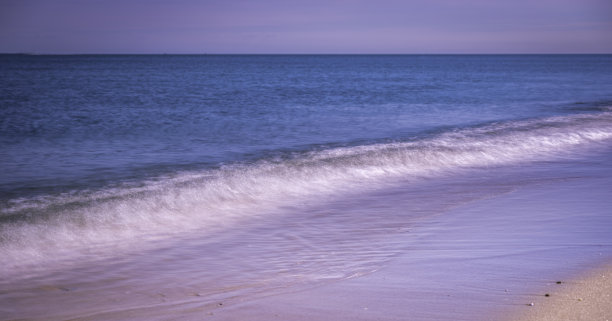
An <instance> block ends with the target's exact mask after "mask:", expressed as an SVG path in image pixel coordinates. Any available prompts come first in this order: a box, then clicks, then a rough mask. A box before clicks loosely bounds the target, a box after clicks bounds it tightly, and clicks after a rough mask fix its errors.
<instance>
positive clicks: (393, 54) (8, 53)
mask: <svg viewBox="0 0 612 321" xmlns="http://www.w3.org/2000/svg"><path fill="white" fill-rule="evenodd" d="M611 54H612V52H556V53H547V52H541V53H486V52H483V53H477V52H474V53H231V52H228V53H206V52H201V53H153V52H151V53H121V52H116V53H96V52H92V53H32V52H0V55H4V56H8V55H12V56H434V55H438V56H444V55H448V56H460V55H463V56H478V55H489V56H493V55H500V56H501V55H504V56H510V55H516V56H520V55H524V56H526V55H611Z"/></svg>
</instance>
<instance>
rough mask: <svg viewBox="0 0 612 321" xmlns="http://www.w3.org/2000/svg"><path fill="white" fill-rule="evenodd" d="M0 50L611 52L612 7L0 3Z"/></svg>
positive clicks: (169, 0)
mask: <svg viewBox="0 0 612 321" xmlns="http://www.w3.org/2000/svg"><path fill="white" fill-rule="evenodd" d="M0 52H4V53H37V54H45V53H50V54H84V53H102V54H105V53H134V54H138V53H169V54H171V53H210V54H214V53H296V54H300V53H304V54H308V53H324V54H325V53H332V54H333V53H355V54H368V53H372V54H377V53H390V54H395V53H398V54H401V53H407V54H410V53H612V1H609V0H538V1H533V0H513V1H500V0H466V1H453V0H409V1H401V0H379V1H365V0H354V1H348V0H311V1H292V0H260V1H247V0H204V1H197V0H53V1H49V0H0Z"/></svg>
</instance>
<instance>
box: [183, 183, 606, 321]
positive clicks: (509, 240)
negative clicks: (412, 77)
mask: <svg viewBox="0 0 612 321" xmlns="http://www.w3.org/2000/svg"><path fill="white" fill-rule="evenodd" d="M610 186H612V180H611V179H610V178H607V177H598V178H597V177H589V178H583V177H582V178H567V179H563V180H553V181H549V182H539V183H536V184H532V185H529V186H526V187H522V188H519V189H517V190H515V191H513V192H510V193H507V194H504V195H501V196H497V197H493V198H491V199H486V200H480V201H476V202H472V203H469V204H465V205H462V206H460V207H458V208H455V209H453V210H450V211H448V212H446V213H443V214H441V215H439V216H434V217H429V218H425V219H422V220H420V221H419V222H418V223H417V224H415V225H414V226H413V227H412V228H411V230H410V233H409V236H408V237H407V238H406V239H405V243H406V251H405V252H404V253H403V254H402V255H400V256H399V257H397V258H396V259H395V260H393V261H392V262H391V263H390V264H388V265H387V266H385V267H384V268H382V269H380V270H378V271H375V272H373V273H370V274H368V275H362V276H357V277H354V278H350V279H345V280H340V281H335V282H330V283H327V284H323V285H321V286H317V287H314V288H303V289H300V290H296V291H294V292H290V293H285V294H282V295H274V296H269V297H263V298H259V299H255V300H249V301H248V302H240V301H235V302H225V303H223V302H220V303H223V305H219V306H217V307H215V308H214V309H208V310H201V311H198V313H203V314H207V315H208V316H210V317H214V319H215V320H466V321H467V320H470V321H473V320H515V319H517V318H519V317H521V316H524V317H526V318H527V319H525V320H564V319H558V318H556V317H555V315H553V314H551V312H550V311H554V310H556V309H557V307H558V306H559V305H563V306H564V308H565V309H566V310H565V311H566V312H561V313H567V315H571V314H572V313H576V314H581V313H583V311H584V310H590V309H593V311H594V312H593V313H599V312H596V310H597V308H595V307H594V306H597V305H586V304H587V303H589V302H599V303H605V300H608V302H610V301H609V296H607V297H606V296H605V295H606V291H607V295H609V293H610V291H609V289H610V288H609V283H608V285H606V286H605V287H602V288H599V287H593V286H592V284H595V283H597V281H589V282H587V283H580V282H578V281H576V282H572V281H570V280H572V279H573V278H575V277H576V275H581V274H582V273H584V272H585V271H589V270H590V269H592V268H593V267H596V266H598V265H601V264H602V263H606V262H607V263H612V238H611V237H610V226H612V215H610V212H609V208H612V206H611V205H612V202H611V201H610V199H609V195H610ZM608 275H609V274H608ZM558 280H563V281H564V282H566V283H564V284H562V287H565V285H573V284H577V285H578V286H580V285H583V287H578V288H576V289H574V288H571V289H570V290H568V291H569V292H568V293H570V294H556V293H557V292H556V289H557V288H558V287H557V284H556V282H557V281H558ZM582 289H585V290H588V291H591V292H589V293H591V294H588V293H587V292H581V291H582ZM563 291H564V290H563V289H560V293H566V292H563ZM546 293H549V294H550V293H555V294H554V296H553V297H552V299H555V298H557V297H558V298H559V299H558V300H559V301H553V300H549V299H551V297H546V296H545V295H546ZM567 297H570V298H575V300H573V301H572V302H571V303H572V304H565V303H564V302H565V299H564V298H567ZM577 297H582V298H583V301H577V299H578V298H577ZM548 301H550V302H558V303H553V304H551V305H549V304H548V303H547V302H548ZM532 302H533V303H534V306H531V305H530V303H532ZM541 302H542V303H541ZM545 303H546V304H545ZM533 312H537V313H535V314H534V313H533ZM527 313H529V314H527ZM589 313H590V312H589ZM604 314H605V312H604ZM586 315H590V314H586ZM595 315H597V316H600V315H602V314H601V313H599V314H595ZM185 317H186V319H189V316H186V315H185ZM533 318H535V319H533ZM546 318H548V319H546ZM572 320H573V319H572ZM578 320H598V319H590V318H589V317H584V318H582V319H580V318H579V319H578ZM602 320H605V318H604V319H602Z"/></svg>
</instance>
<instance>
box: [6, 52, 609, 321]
mask: <svg viewBox="0 0 612 321" xmlns="http://www.w3.org/2000/svg"><path fill="white" fill-rule="evenodd" d="M611 151H612V55H374V56H368V55H254V56H250V55H236V56H233V55H193V56H190V55H177V56H173V55H142V56H139V55H126V56H122V55H92V56H87V55H85V56H28V55H0V260H2V262H1V264H0V265H1V266H0V284H4V286H5V288H6V287H8V288H10V289H13V290H12V291H11V293H12V294H8V293H9V292H5V293H4V294H2V295H4V297H3V298H4V299H5V300H4V302H9V301H10V300H13V301H15V302H16V301H19V300H22V301H19V302H26V301H27V298H28V295H33V294H32V291H33V290H31V288H28V289H29V290H28V289H22V290H21V292H19V291H17V290H15V289H21V288H20V286H22V285H23V284H24V283H23V281H20V280H29V281H28V282H29V284H39V283H40V284H41V285H40V286H41V287H42V286H48V284H50V283H53V284H60V283H62V282H64V283H65V282H68V281H66V280H75V279H78V280H80V282H86V283H87V282H89V283H87V284H90V285H88V286H82V287H85V288H91V289H96V290H100V288H102V287H107V288H108V287H116V289H125V288H129V287H130V286H133V284H132V283H130V282H135V281H134V280H136V279H139V278H140V279H141V280H145V279H146V280H148V281H147V282H145V283H148V284H150V287H151V288H160V287H163V286H166V285H167V284H175V287H174V288H173V289H174V290H173V291H175V292H177V291H178V292H180V291H184V292H186V293H187V292H189V293H192V292H193V293H195V292H201V290H193V288H195V287H196V285H195V284H192V283H190V282H195V281H193V280H195V279H197V280H199V281H198V282H200V283H198V286H200V287H201V285H202V284H201V282H204V283H206V289H208V290H207V292H205V293H196V294H197V296H199V297H206V298H208V297H210V300H211V302H213V301H214V300H216V299H217V298H218V296H221V295H226V296H230V295H236V291H242V292H239V293H240V294H239V295H248V294H249V293H251V294H252V293H261V292H266V291H273V290H274V289H277V288H279V287H281V286H283V287H284V286H286V285H287V284H294V283H295V284H298V283H299V284H305V283H310V282H318V281H319V280H323V279H330V278H331V279H337V278H346V277H352V276H354V275H359V274H360V273H367V272H369V271H372V270H375V269H377V268H378V267H379V266H381V265H382V264H383V263H384V262H385V261H386V260H389V259H390V258H392V257H393V256H394V255H398V253H401V252H402V251H403V250H404V249H403V248H402V246H401V245H400V244H401V242H398V241H397V238H394V237H395V236H394V235H395V234H397V235H396V236H397V237H400V235H401V233H402V227H403V226H405V225H406V224H407V222H409V220H410V219H411V218H414V217H420V216H426V215H430V214H435V213H438V212H440V211H443V210H444V209H445V208H448V207H451V206H454V205H456V204H460V203H462V202H466V201H469V200H473V199H475V198H479V197H486V196H488V195H490V194H494V193H497V192H499V193H501V192H504V191H506V189H507V188H511V187H508V185H512V184H521V180H520V179H517V180H516V181H512V179H511V177H514V176H512V175H509V174H508V172H507V171H508V170H509V169H511V168H517V166H518V167H521V168H530V174H529V175H530V176H529V177H531V178H534V179H555V178H558V177H565V176H568V175H570V174H568V173H570V172H571V175H570V176H576V175H578V176H580V175H587V174H585V173H589V175H595V176H596V175H600V174H601V173H602V172H601V171H604V175H610V174H611V173H610V172H609V170H610V168H609V166H608V167H605V166H603V167H602V166H600V167H597V166H596V165H593V164H594V163H596V164H610V161H612V160H611V159H610V154H611V153H610V152H611ZM597 170H600V172H597ZM498 173H506V174H499V178H497V175H498ZM576 173H578V174H576ZM459 177H460V178H461V179H463V180H466V181H468V182H470V183H469V184H450V183H449V182H450V180H452V179H459ZM483 177H486V180H487V181H486V184H484V183H482V182H481V181H478V179H479V178H483ZM483 179H484V178H483ZM398 213H401V215H399V214H398ZM179 262H180V263H179ZM161 271H166V272H161ZM167 271H171V272H167ZM164 273H166V274H164ZM176 275H183V276H185V275H187V276H189V277H188V279H190V280H191V281H185V280H184V279H183V281H177V280H175V279H174V277H175V276H176ZM220 279H223V280H224V281H223V282H221V283H220V282H219V281H218V280H220ZM126 280H131V281H126ZM20 282H21V283H20ZM36 282H38V283H36ZM72 282H74V281H72ZM156 282H157V283H156ZM173 282H174V283H173ZM177 282H178V283H177ZM181 282H182V283H181ZM141 283H142V282H141ZM62 284H63V283H62ZM32 287H33V288H35V287H36V286H32ZM68 287H69V286H68ZM77 287H78V286H77ZM58 288H59V289H63V288H61V287H60V286H58ZM177 289H181V290H180V291H179V290H177ZM43 290H44V289H43ZM65 290H66V291H68V290H70V289H65ZM28 291H30V292H28ZM143 292H145V291H144V290H143ZM170 292H172V291H170ZM15 293H17V294H15ZM165 295H166V296H168V295H169V294H165ZM177 295H178V294H177ZM9 299H10V300H9ZM153 299H159V298H152V297H149V296H145V295H143V296H142V297H141V298H140V299H138V300H136V301H130V302H132V305H131V306H144V305H146V304H149V303H148V302H149V301H147V300H153ZM23 300H26V301H23ZM13 301H11V302H13ZM134 302H136V303H134ZM97 304H100V303H99V302H98V303H97ZM110 304H111V303H109V305H110ZM115 304H120V303H117V302H115ZM7 309H8V308H7ZM126 309H127V308H126ZM9 310H10V309H8V310H6V311H9ZM94 310H95V307H93V306H92V307H87V306H82V311H77V312H75V313H74V314H72V315H69V316H72V317H74V316H78V315H80V314H79V313H84V314H86V313H93V312H92V311H94ZM6 311H5V312H6ZM16 315H17V314H16Z"/></svg>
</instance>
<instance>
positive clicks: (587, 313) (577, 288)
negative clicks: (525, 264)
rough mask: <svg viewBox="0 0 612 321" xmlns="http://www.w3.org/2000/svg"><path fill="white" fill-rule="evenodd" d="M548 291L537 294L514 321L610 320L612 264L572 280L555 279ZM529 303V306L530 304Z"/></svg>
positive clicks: (611, 312)
mask: <svg viewBox="0 0 612 321" xmlns="http://www.w3.org/2000/svg"><path fill="white" fill-rule="evenodd" d="M549 288H550V289H551V291H550V293H546V294H544V297H543V298H542V296H538V297H535V298H534V301H533V302H530V303H529V306H530V309H525V311H524V312H523V313H521V315H519V316H518V317H517V318H515V317H512V318H509V319H508V320H518V321H553V320H555V321H558V320H576V321H579V320H584V321H587V320H602V321H604V320H610V319H612V265H607V266H604V267H599V268H596V269H594V270H593V271H590V272H589V273H587V274H586V275H582V276H580V277H578V278H576V279H571V280H568V281H557V282H555V283H554V284H552V285H550V287H549ZM531 303H533V305H531Z"/></svg>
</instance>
